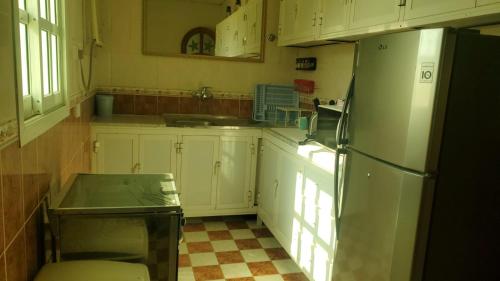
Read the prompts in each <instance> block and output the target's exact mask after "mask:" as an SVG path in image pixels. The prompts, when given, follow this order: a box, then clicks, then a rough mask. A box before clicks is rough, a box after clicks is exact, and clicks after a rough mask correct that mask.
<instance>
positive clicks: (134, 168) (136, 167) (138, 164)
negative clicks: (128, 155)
mask: <svg viewBox="0 0 500 281" xmlns="http://www.w3.org/2000/svg"><path fill="white" fill-rule="evenodd" d="M140 170H141V164H140V163H135V165H134V167H132V173H134V174H135V173H138V172H139V171H140Z"/></svg>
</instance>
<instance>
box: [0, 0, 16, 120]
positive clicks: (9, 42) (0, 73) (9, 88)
mask: <svg viewBox="0 0 500 281" xmlns="http://www.w3.org/2000/svg"><path fill="white" fill-rule="evenodd" d="M11 2H12V1H6V0H5V1H4V0H2V1H0V38H1V39H0V126H2V125H4V124H5V123H6V122H8V121H11V120H15V119H16V80H15V67H14V45H13V35H12V9H11Z"/></svg>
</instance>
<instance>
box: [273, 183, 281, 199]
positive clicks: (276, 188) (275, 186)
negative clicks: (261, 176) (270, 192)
mask: <svg viewBox="0 0 500 281" xmlns="http://www.w3.org/2000/svg"><path fill="white" fill-rule="evenodd" d="M279 185H280V182H279V181H278V180H274V198H276V194H277V193H278V186H279Z"/></svg>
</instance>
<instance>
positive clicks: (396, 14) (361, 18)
mask: <svg viewBox="0 0 500 281" xmlns="http://www.w3.org/2000/svg"><path fill="white" fill-rule="evenodd" d="M399 5H400V0H378V1H373V0H352V4H351V21H350V26H349V28H351V29H352V28H359V27H369V26H373V25H379V24H389V23H395V22H398V21H399V19H400V13H401V10H402V9H401V7H400V6H399Z"/></svg>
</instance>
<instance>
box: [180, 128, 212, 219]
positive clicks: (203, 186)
mask: <svg viewBox="0 0 500 281" xmlns="http://www.w3.org/2000/svg"><path fill="white" fill-rule="evenodd" d="M218 153H219V137H216V136H182V141H181V152H180V162H181V173H180V177H179V178H178V186H179V191H180V193H181V194H180V200H181V204H182V206H183V209H184V210H185V211H186V212H189V211H200V210H201V211H203V210H212V209H214V208H215V195H216V190H215V189H216V186H217V176H216V175H217V169H218V167H217V166H218V165H219V161H218Z"/></svg>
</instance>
